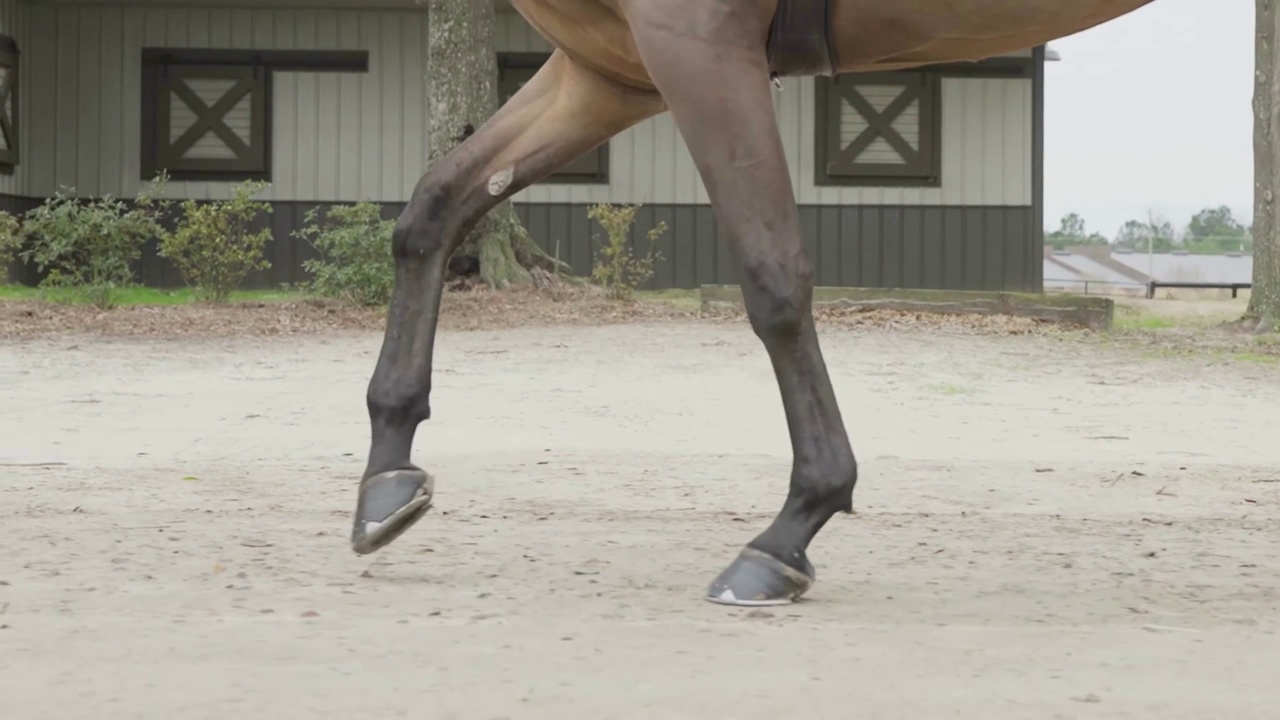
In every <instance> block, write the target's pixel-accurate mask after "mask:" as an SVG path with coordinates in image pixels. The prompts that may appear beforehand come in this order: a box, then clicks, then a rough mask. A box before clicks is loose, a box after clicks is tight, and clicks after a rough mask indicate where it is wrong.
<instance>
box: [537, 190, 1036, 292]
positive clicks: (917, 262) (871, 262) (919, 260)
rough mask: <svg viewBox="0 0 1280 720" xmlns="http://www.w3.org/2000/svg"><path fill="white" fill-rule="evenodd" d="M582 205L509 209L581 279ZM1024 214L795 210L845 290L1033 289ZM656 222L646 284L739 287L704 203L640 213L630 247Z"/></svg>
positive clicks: (816, 254) (586, 254)
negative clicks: (655, 255)
mask: <svg viewBox="0 0 1280 720" xmlns="http://www.w3.org/2000/svg"><path fill="white" fill-rule="evenodd" d="M588 207H589V206H588V205H585V204H583V205H521V204H517V205H516V211H517V213H518V214H519V215H520V218H521V220H523V221H524V223H525V226H526V227H527V228H528V229H529V232H530V234H532V235H533V237H534V239H535V240H536V241H537V242H538V244H539V245H541V246H542V247H543V248H544V249H546V250H547V252H549V253H552V254H556V253H557V252H558V254H559V257H560V259H561V260H564V261H565V262H567V263H569V265H570V266H571V267H572V268H573V270H574V272H575V273H578V274H585V273H588V272H590V268H591V258H592V255H593V253H594V252H595V250H596V248H598V247H599V239H598V238H599V236H600V230H599V227H598V226H596V225H595V224H594V223H592V222H590V221H589V220H588V219H587V209H588ZM1032 216H1033V213H1032V208H1031V207H1029V206H1027V207H1016V206H1014V207H1010V206H968V207H964V206H957V207H939V206H915V205H898V206H862V207H847V206H815V205H805V206H801V207H800V222H801V226H802V228H803V229H804V234H805V240H806V243H807V251H808V255H809V260H810V262H811V263H812V264H813V266H814V269H815V272H816V275H817V282H818V284H820V285H833V286H853V287H898V288H939V289H952V290H1018V291H1039V286H1038V274H1039V272H1040V265H1041V262H1040V255H1041V253H1040V249H1039V245H1038V243H1039V242H1040V240H1039V237H1038V236H1037V234H1036V233H1035V228H1034V224H1033V222H1032ZM659 222H665V223H666V224H667V232H666V233H665V234H664V235H663V236H662V237H661V238H660V239H659V240H658V242H657V243H656V245H655V247H656V249H657V250H658V252H659V253H660V254H661V255H662V259H661V260H660V261H659V262H658V263H657V266H656V267H655V273H654V279H653V281H652V282H651V283H650V285H649V287H651V288H654V289H659V288H693V287H697V286H699V285H702V284H708V283H717V284H718V283H736V282H738V275H737V271H736V267H735V262H734V260H733V257H732V255H731V254H730V252H729V249H728V247H727V246H726V245H725V243H724V242H722V241H721V240H720V239H719V238H718V237H717V231H716V222H715V216H714V213H713V212H712V210H711V208H710V207H708V206H705V205H674V206H662V205H648V206H644V207H641V208H640V210H639V212H638V213H637V216H636V223H635V226H634V227H633V229H632V241H633V242H635V241H637V240H643V238H644V236H645V234H646V233H647V232H648V231H649V229H650V228H652V227H654V226H656V225H657V224H658V223H659ZM646 246H647V243H644V244H643V245H641V246H639V249H640V250H644V249H645V248H646Z"/></svg>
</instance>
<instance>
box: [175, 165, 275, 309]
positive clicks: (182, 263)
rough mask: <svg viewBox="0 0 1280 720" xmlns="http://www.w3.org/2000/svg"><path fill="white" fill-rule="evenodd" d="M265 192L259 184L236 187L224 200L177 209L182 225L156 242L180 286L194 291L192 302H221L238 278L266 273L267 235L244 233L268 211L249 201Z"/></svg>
mask: <svg viewBox="0 0 1280 720" xmlns="http://www.w3.org/2000/svg"><path fill="white" fill-rule="evenodd" d="M267 187H268V184H267V183H264V182H252V181H250V182H243V183H240V184H239V185H236V186H235V188H234V191H233V195H232V197H231V199H230V200H220V201H217V202H205V203H197V202H196V201H194V200H186V201H184V202H183V203H182V220H181V222H179V223H178V226H177V227H176V228H175V229H174V230H173V232H168V233H165V234H164V235H163V236H162V237H161V239H160V256H161V257H163V258H167V259H169V260H170V261H172V262H173V264H174V265H176V266H177V268H178V271H179V272H181V273H182V278H183V280H184V281H185V282H186V283H187V284H188V285H190V286H192V287H193V288H194V289H195V295H196V299H198V300H202V301H205V302H215V303H221V302H226V301H227V300H228V299H229V298H230V297H231V293H232V291H234V290H235V289H236V288H237V287H239V286H240V282H241V281H242V280H244V276H245V275H248V274H249V273H250V272H253V271H254V270H265V269H267V268H269V267H271V263H270V262H268V261H267V259H266V256H265V254H264V248H265V247H266V244H267V242H268V241H269V240H271V229H270V228H264V229H262V230H259V231H258V232H250V226H251V225H252V224H253V221H254V220H255V219H257V217H258V215H259V214H260V213H264V212H265V213H267V214H270V213H271V206H270V205H268V204H267V203H264V202H255V201H254V200H253V196H255V195H257V194H258V193H260V192H262V191H263V190H265V189H266V188H267Z"/></svg>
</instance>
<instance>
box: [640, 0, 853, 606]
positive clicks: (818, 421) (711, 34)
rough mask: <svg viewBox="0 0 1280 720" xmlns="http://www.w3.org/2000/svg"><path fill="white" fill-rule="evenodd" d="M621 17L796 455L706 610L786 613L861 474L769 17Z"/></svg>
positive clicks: (687, 5) (750, 7)
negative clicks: (808, 243) (833, 358)
mask: <svg viewBox="0 0 1280 720" xmlns="http://www.w3.org/2000/svg"><path fill="white" fill-rule="evenodd" d="M626 14H627V17H628V20H629V21H630V22H631V25H632V32H633V35H634V37H635V40H636V43H637V45H638V47H639V50H640V55H641V58H642V60H643V61H644V64H645V67H646V69H647V70H648V71H649V74H650V76H651V77H652V78H653V81H654V84H655V85H656V86H657V87H658V90H659V91H660V92H661V93H662V95H663V99H664V100H666V102H667V105H668V106H669V108H670V110H671V113H672V115H673V116H674V118H675V121H676V123H677V125H678V126H679V128H680V133H681V135H683V136H684V139H685V142H686V143H687V144H688V146H689V149H690V151H691V152H692V154H693V157H694V161H695V162H696V163H697V166H698V171H699V173H700V174H701V176H702V179H703V182H704V183H705V184H706V187H707V192H708V193H709V195H710V197H711V202H712V204H713V205H714V207H715V215H716V221H717V224H718V225H719V227H720V230H721V232H723V233H725V236H726V238H727V239H728V240H729V241H730V243H731V246H732V247H733V248H734V251H735V254H736V255H737V259H738V262H739V267H740V268H741V271H742V290H743V297H744V300H745V304H746V310H747V313H748V315H749V317H750V319H751V327H752V328H753V329H754V330H755V333H756V335H757V336H759V338H760V339H761V341H762V342H763V344H764V347H765V349H766V350H767V351H768V353H769V357H770V359H771V360H772V362H773V369H774V373H775V375H776V377H777V381H778V387H779V390H780V391H781V395H782V405H783V408H784V410H785V413H786V418H787V425H788V427H789V429H790V434H791V446H792V450H793V453H794V460H793V464H792V470H791V487H790V492H789V494H788V496H787V499H786V501H785V503H784V504H783V507H782V510H781V512H780V513H778V515H777V517H776V518H775V519H774V521H773V523H772V524H771V525H770V526H769V527H768V529H766V530H765V531H764V532H763V533H762V534H760V535H759V536H758V537H756V538H755V539H754V540H752V541H751V542H749V543H748V544H747V546H746V548H744V549H743V551H742V552H741V554H740V555H739V556H738V557H737V558H736V559H735V560H734V561H733V563H732V564H731V565H730V566H729V568H728V569H726V570H725V571H724V572H723V573H721V574H720V576H719V577H717V578H716V579H715V580H714V581H713V582H712V584H711V586H710V589H709V595H708V599H710V600H712V601H715V602H720V603H727V604H737V605H764V604H784V603H787V602H790V601H792V600H794V599H795V598H797V597H799V596H800V595H801V594H802V593H804V591H806V590H807V589H808V588H809V586H810V585H811V584H812V583H813V580H814V570H813V566H812V565H811V564H810V562H809V560H808V558H807V556H806V554H805V550H806V548H807V547H808V546H809V543H810V542H811V541H812V540H813V538H814V536H815V535H817V533H818V531H819V530H820V529H821V528H822V526H823V525H824V524H825V523H826V522H827V520H829V519H830V518H831V517H832V516H833V515H835V514H836V513H837V512H839V511H846V512H848V511H851V510H852V500H853V486H854V483H855V482H856V480H857V464H856V462H855V460H854V455H853V450H852V448H851V447H850V444H849V439H848V436H847V434H846V432H845V428H844V423H843V421H842V420H841V417H840V411H839V409H838V408H837V406H836V398H835V393H834V391H833V390H832V388H831V381H830V379H829V378H828V376H827V369H826V366H825V363H824V361H823V358H822V352H821V351H820V350H819V348H818V337H817V333H816V331H815V329H814V321H813V315H812V312H811V306H812V298H813V271H812V269H811V268H810V266H809V263H808V260H807V259H806V257H805V250H804V243H803V240H802V237H801V232H800V223H799V217H798V211H797V209H796V202H795V197H794V195H793V193H792V190H791V182H790V178H789V175H788V170H787V164H786V158H785V155H784V153H783V149H782V142H781V139H780V137H779V133H778V128H777V124H776V120H775V118H774V111H773V102H772V98H771V96H770V92H771V91H770V88H769V78H768V68H767V64H766V60H765V55H764V38H765V32H766V28H767V26H768V18H767V17H761V15H762V13H761V11H760V8H759V7H757V4H756V3H725V2H721V1H720V0H656V1H654V0H649V1H647V2H632V3H628V4H627V5H626ZM670 18H679V22H676V21H674V20H670Z"/></svg>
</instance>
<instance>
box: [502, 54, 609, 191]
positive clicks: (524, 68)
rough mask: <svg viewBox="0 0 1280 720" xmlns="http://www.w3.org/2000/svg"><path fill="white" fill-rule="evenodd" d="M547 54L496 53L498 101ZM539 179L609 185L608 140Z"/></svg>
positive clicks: (526, 78)
mask: <svg viewBox="0 0 1280 720" xmlns="http://www.w3.org/2000/svg"><path fill="white" fill-rule="evenodd" d="M549 57H551V56H550V55H549V54H546V53H498V102H499V103H506V102H507V101H508V100H510V99H511V96H512V95H515V94H516V91H517V90H519V89H520V87H521V86H522V85H524V84H525V83H526V82H529V80H530V79H531V78H532V77H533V76H534V74H535V73H537V72H538V69H539V68H541V67H542V64H543V63H544V62H546V61H547V58H549ZM542 182H543V183H578V184H592V185H607V184H609V143H608V142H606V143H604V144H602V145H600V146H599V147H597V148H596V149H595V150H592V151H591V152H588V153H587V154H585V155H582V156H581V157H579V158H577V159H576V160H573V161H571V162H569V164H568V165H565V166H564V167H562V168H560V169H559V170H557V171H556V172H554V173H552V174H551V175H550V176H548V177H547V178H546V179H545V180H543V181H542Z"/></svg>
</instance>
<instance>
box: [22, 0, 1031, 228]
mask: <svg viewBox="0 0 1280 720" xmlns="http://www.w3.org/2000/svg"><path fill="white" fill-rule="evenodd" d="M0 2H2V3H3V4H0V22H4V21H6V19H7V18H9V17H14V16H16V15H17V14H18V13H19V12H22V11H23V7H22V6H20V5H19V4H18V2H17V0H0ZM25 12H27V13H29V16H30V20H29V28H30V33H29V34H30V36H31V37H32V38H34V39H38V42H31V43H24V46H26V45H30V47H29V49H28V48H26V47H24V66H25V67H26V68H27V70H26V71H24V75H26V76H27V77H28V78H29V80H28V82H27V85H26V88H27V92H25V93H24V101H25V102H24V103H23V106H24V108H25V110H24V116H25V117H41V118H53V121H52V122H45V123H41V124H40V125H38V126H34V127H33V126H31V125H30V124H29V123H26V124H24V126H25V127H28V128H29V130H28V131H24V133H26V134H29V141H28V142H27V143H26V145H27V148H26V149H27V150H28V152H27V153H26V154H25V156H24V162H23V165H24V166H27V167H26V168H24V170H23V173H24V174H20V175H19V176H18V178H0V191H3V188H4V187H6V185H5V183H8V187H10V188H11V190H10V191H17V190H19V189H21V190H22V191H23V192H25V193H27V194H31V195H49V194H52V193H53V192H54V191H55V190H56V188H57V187H58V186H59V185H69V186H74V187H76V188H77V190H78V191H79V192H81V193H84V194H104V193H111V194H114V195H120V196H125V197H129V196H132V195H133V194H134V193H135V192H136V191H137V188H138V187H139V186H140V181H139V179H138V178H139V163H140V160H139V157H140V154H141V147H140V139H139V129H138V128H139V122H140V118H139V113H140V108H139V103H140V102H141V100H140V98H141V94H140V76H141V65H140V57H139V51H140V49H141V48H142V47H143V46H147V45H158V46H164V45H167V46H176V47H182V46H215V47H236V48H250V47H256V48H263V49H276V48H299V49H333V48H342V49H367V50H369V52H370V60H371V67H370V72H369V73H368V74H367V75H352V74H323V73H322V74H310V73H297V74H292V73H280V74H277V76H276V86H275V98H274V117H273V122H274V132H273V167H274V181H273V187H272V189H271V190H270V191H269V192H268V193H267V195H266V197H268V198H270V199H276V200H290V201H293V200H298V201H319V202H325V201H346V202H350V201H358V200H378V201H383V202H403V201H405V200H407V199H408V196H409V194H410V193H411V191H412V188H413V186H414V184H415V183H416V182H417V179H418V177H419V176H420V175H421V173H422V172H423V171H424V170H425V167H424V166H425V156H426V153H425V148H426V134H427V130H426V113H427V103H426V53H425V44H426V40H427V16H426V13H424V12H421V11H416V10H409V11H348V10H242V9H223V8H218V9H209V8H178V9H174V8H154V7H115V6H112V7H77V6H37V7H30V8H25ZM498 22H499V27H498V32H497V38H498V43H499V47H500V49H503V50H510V51H521V52H524V51H549V46H548V45H547V43H546V41H545V40H543V39H542V37H541V36H539V35H538V34H537V33H536V32H535V31H534V30H533V29H532V28H531V27H529V26H528V25H527V24H526V23H525V22H524V21H523V19H522V18H520V17H519V16H518V15H515V14H510V13H503V14H500V15H499V18H498ZM1031 95H1032V92H1031V82H1030V81H1029V80H1009V79H973V78H946V79H944V81H943V98H942V101H943V119H942V124H943V128H942V132H943V158H942V164H943V182H942V187H941V188H923V189H917V188H874V187H873V188H862V187H839V188H837V187H817V186H815V185H814V183H813V175H814V156H813V145H814V107H813V97H814V83H813V81H812V80H810V79H789V80H787V81H786V82H785V83H784V89H783V90H782V91H781V92H778V93H775V102H774V105H775V111H776V112H777V114H778V117H779V121H780V126H781V131H782V136H783V143H784V147H785V149H786V152H787V156H788V159H789V165H790V170H791V176H792V183H793V186H794V190H795V193H796V197H797V200H798V201H799V202H800V203H801V204H802V205H969V206H974V205H1008V206H1025V205H1030V204H1031V170H1032V163H1031V157H1032V148H1031V135H1032V133H1031V100H1032V97H1031ZM610 153H611V155H612V162H611V163H610V166H611V171H612V181H611V183H610V184H609V185H578V184H570V185H555V184H544V185H539V186H536V187H533V188H529V189H527V190H525V191H524V192H522V193H520V194H519V195H517V196H516V198H515V200H516V202H529V203H556V204H560V203H571V204H585V203H594V202H605V201H608V202H639V203H645V204H660V205H686V204H706V203H707V202H708V198H707V194H706V191H705V189H704V188H703V186H702V181H701V179H700V178H699V177H698V173H697V169H696V167H695V166H694V163H693V159H692V157H691V156H690V155H689V152H688V150H687V148H686V147H685V145H684V141H683V139H682V138H681V137H680V134H679V132H678V131H677V129H676V126H675V123H674V122H673V121H672V119H671V116H670V115H669V114H667V115H663V116H660V117H658V118H654V119H652V120H649V121H646V122H644V123H642V124H640V125H639V126H637V127H635V128H632V129H631V130H628V131H626V132H624V133H622V134H620V135H619V136H617V137H615V138H614V139H613V140H612V141H611V143H610ZM23 179H25V182H23ZM227 187H228V184H226V183H209V182H186V183H174V185H173V187H172V188H171V193H172V195H174V196H178V197H195V198H216V197H224V196H225V195H226V192H227Z"/></svg>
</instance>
